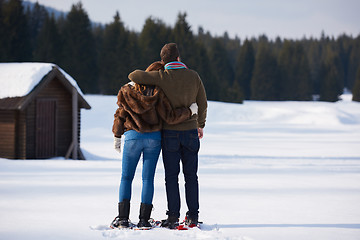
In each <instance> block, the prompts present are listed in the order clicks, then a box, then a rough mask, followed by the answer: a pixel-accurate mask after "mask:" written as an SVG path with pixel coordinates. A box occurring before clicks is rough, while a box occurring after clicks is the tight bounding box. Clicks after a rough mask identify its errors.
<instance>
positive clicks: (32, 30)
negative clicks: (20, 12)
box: [26, 2, 49, 49]
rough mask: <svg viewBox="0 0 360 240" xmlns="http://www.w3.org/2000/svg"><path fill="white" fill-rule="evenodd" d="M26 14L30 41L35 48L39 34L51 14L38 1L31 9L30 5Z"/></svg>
mask: <svg viewBox="0 0 360 240" xmlns="http://www.w3.org/2000/svg"><path fill="white" fill-rule="evenodd" d="M26 15H27V19H28V23H29V24H28V25H29V34H30V43H31V46H32V49H33V48H35V46H36V40H37V37H38V34H39V32H40V30H41V29H42V27H43V25H44V23H45V21H46V19H47V18H48V17H49V16H48V12H47V11H46V9H45V7H44V6H41V5H40V4H39V3H38V2H36V3H35V4H34V7H33V8H32V9H31V10H30V8H29V7H28V9H27V11H26Z"/></svg>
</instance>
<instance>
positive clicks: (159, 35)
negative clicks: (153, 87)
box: [139, 17, 171, 68]
mask: <svg viewBox="0 0 360 240" xmlns="http://www.w3.org/2000/svg"><path fill="white" fill-rule="evenodd" d="M170 37H171V29H170V28H169V27H167V26H166V25H165V23H163V22H162V21H161V20H159V19H154V18H152V17H149V18H147V19H146V21H145V24H144V27H143V29H142V32H141V33H140V36H139V46H140V48H141V52H142V57H141V60H142V61H143V66H142V67H143V68H146V67H147V66H148V65H150V64H151V63H152V62H154V61H159V60H160V50H161V48H162V47H163V46H164V45H165V44H166V43H168V42H169V41H170Z"/></svg>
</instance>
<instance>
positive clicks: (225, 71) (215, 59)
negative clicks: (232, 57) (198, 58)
mask: <svg viewBox="0 0 360 240" xmlns="http://www.w3.org/2000/svg"><path fill="white" fill-rule="evenodd" d="M209 58H210V61H211V66H212V69H213V70H214V76H215V78H216V81H217V82H218V84H219V89H218V91H219V90H220V94H219V99H220V100H221V101H232V99H233V98H234V97H235V98H238V96H234V94H231V95H230V94H229V90H232V91H233V89H232V87H233V84H234V72H233V69H232V67H231V63H230V61H229V58H228V55H227V51H226V49H225V46H224V43H223V42H222V41H221V39H219V38H216V39H214V40H213V43H212V46H211V49H210V52H209ZM239 94H241V95H242V93H241V92H239Z"/></svg>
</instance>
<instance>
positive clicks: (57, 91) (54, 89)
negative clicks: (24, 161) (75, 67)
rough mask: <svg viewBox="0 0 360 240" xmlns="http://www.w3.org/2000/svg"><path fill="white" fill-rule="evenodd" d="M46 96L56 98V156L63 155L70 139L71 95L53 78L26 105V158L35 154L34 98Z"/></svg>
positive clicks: (33, 156) (44, 97)
mask: <svg viewBox="0 0 360 240" xmlns="http://www.w3.org/2000/svg"><path fill="white" fill-rule="evenodd" d="M46 98H48V99H55V100H56V108H57V109H56V143H55V144H56V156H65V154H66V151H67V150H68V148H69V146H70V144H71V141H72V110H71V109H72V101H71V98H72V96H71V93H70V92H69V91H68V90H67V89H66V88H65V87H64V85H63V84H62V83H61V82H60V81H59V80H58V79H57V78H54V79H52V80H51V81H50V82H49V83H48V84H47V85H46V86H45V87H44V88H43V89H42V90H41V92H39V93H38V95H37V96H36V98H35V99H34V101H32V102H31V103H30V104H29V106H28V107H27V110H26V112H27V114H26V125H27V126H26V129H27V131H26V132H27V134H26V135H27V137H26V138H27V145H26V155H27V158H35V156H36V152H35V149H36V145H35V144H36V135H35V134H36V129H35V126H36V100H37V99H46Z"/></svg>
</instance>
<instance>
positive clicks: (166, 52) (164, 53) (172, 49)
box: [160, 43, 180, 64]
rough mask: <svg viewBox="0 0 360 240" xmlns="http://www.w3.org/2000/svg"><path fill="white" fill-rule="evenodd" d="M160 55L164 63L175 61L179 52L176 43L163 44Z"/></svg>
mask: <svg viewBox="0 0 360 240" xmlns="http://www.w3.org/2000/svg"><path fill="white" fill-rule="evenodd" d="M160 57H161V60H162V61H163V62H164V64H167V63H169V62H173V61H177V58H178V57H180V53H179V49H178V47H177V45H176V43H167V44H165V45H164V46H163V48H162V49H161V52H160Z"/></svg>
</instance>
